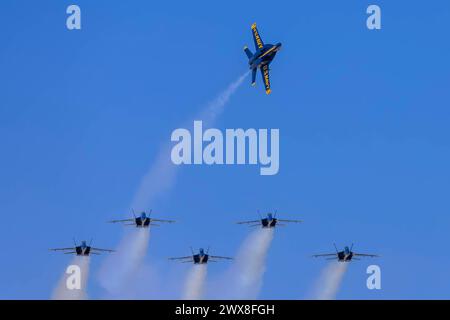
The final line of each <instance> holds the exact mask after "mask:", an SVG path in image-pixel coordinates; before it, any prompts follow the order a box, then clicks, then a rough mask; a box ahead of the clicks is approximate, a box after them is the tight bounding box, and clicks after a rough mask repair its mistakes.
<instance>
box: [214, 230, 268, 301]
mask: <svg viewBox="0 0 450 320" xmlns="http://www.w3.org/2000/svg"><path fill="white" fill-rule="evenodd" d="M273 236H274V230H273V229H272V228H268V229H263V228H260V229H258V230H255V231H253V232H252V233H251V234H250V235H249V236H248V237H247V238H246V239H245V240H244V242H243V243H242V245H241V247H240V249H239V251H238V254H237V255H236V258H235V260H234V263H233V266H232V267H231V269H230V271H229V273H228V274H227V275H226V277H225V282H224V283H222V285H221V287H222V288H221V289H219V290H215V291H219V292H218V293H219V295H220V297H218V298H219V299H256V298H257V297H258V295H259V293H260V291H261V287H262V284H263V276H264V272H265V271H266V258H267V254H268V251H269V248H270V244H271V243H272V239H273Z"/></svg>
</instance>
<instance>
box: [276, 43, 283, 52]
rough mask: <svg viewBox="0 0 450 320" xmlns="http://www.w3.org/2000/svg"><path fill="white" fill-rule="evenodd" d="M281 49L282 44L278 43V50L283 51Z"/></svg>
mask: <svg viewBox="0 0 450 320" xmlns="http://www.w3.org/2000/svg"><path fill="white" fill-rule="evenodd" d="M281 47H282V44H281V42H278V43H277V48H278V50H281Z"/></svg>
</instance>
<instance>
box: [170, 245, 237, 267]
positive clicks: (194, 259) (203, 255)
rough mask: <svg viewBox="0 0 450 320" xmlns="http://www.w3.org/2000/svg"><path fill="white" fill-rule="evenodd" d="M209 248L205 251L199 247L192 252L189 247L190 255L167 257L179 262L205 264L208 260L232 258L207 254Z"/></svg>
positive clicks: (215, 260) (216, 260)
mask: <svg viewBox="0 0 450 320" xmlns="http://www.w3.org/2000/svg"><path fill="white" fill-rule="evenodd" d="M208 251H209V248H208V249H207V250H206V251H205V250H204V249H203V248H200V249H199V253H194V251H193V250H192V248H191V252H192V255H190V256H186V257H175V258H169V260H179V261H180V262H181V263H189V262H191V263H194V264H207V263H208V262H218V260H232V259H233V258H230V257H222V256H212V255H209V254H208Z"/></svg>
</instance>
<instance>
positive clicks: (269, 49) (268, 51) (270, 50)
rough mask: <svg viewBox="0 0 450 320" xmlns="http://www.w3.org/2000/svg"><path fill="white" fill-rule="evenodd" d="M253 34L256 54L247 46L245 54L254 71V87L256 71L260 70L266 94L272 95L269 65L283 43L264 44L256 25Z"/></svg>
mask: <svg viewBox="0 0 450 320" xmlns="http://www.w3.org/2000/svg"><path fill="white" fill-rule="evenodd" d="M252 34H253V42H254V43H255V49H256V51H255V53H252V52H251V50H250V49H249V48H248V47H247V46H245V47H244V51H245V54H246V55H247V57H248V65H249V68H250V70H252V86H254V85H255V83H256V71H257V70H258V68H259V69H260V70H261V74H262V78H263V81H264V86H265V88H266V93H267V94H270V79H269V64H270V63H271V62H272V60H273V58H275V55H276V54H277V52H278V51H280V50H281V42H278V43H277V44H264V42H263V41H262V39H261V37H260V35H259V32H258V29H257V28H256V23H254V24H252Z"/></svg>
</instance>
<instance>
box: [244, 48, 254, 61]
mask: <svg viewBox="0 0 450 320" xmlns="http://www.w3.org/2000/svg"><path fill="white" fill-rule="evenodd" d="M244 51H245V54H246V55H247V58H249V59H250V58H251V57H253V53H252V52H251V51H250V49H249V48H248V47H247V46H245V47H244Z"/></svg>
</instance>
